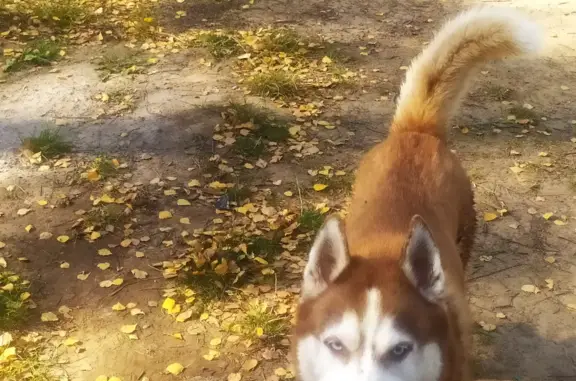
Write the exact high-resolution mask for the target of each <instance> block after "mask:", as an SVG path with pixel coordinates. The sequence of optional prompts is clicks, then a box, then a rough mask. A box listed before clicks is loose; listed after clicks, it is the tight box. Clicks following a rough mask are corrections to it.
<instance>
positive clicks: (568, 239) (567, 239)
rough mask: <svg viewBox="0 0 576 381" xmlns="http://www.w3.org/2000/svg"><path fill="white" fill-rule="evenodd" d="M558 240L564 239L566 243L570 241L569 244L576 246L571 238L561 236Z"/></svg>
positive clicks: (575, 242)
mask: <svg viewBox="0 0 576 381" xmlns="http://www.w3.org/2000/svg"><path fill="white" fill-rule="evenodd" d="M558 238H560V239H563V240H564V241H568V242H570V243H573V244H574V245H576V241H573V240H571V239H570V238H566V237H562V236H561V235H559V236H558Z"/></svg>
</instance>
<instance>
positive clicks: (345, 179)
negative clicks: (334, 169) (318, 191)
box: [326, 173, 354, 192]
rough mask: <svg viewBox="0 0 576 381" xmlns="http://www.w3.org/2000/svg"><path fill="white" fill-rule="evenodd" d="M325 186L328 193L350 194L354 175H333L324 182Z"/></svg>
mask: <svg viewBox="0 0 576 381" xmlns="http://www.w3.org/2000/svg"><path fill="white" fill-rule="evenodd" d="M326 184H327V185H328V190H330V191H344V192H350V191H351V190H352V186H353V185H354V175H353V174H352V173H346V174H344V175H341V176H336V175H334V176H332V177H330V178H329V179H328V180H327V181H326Z"/></svg>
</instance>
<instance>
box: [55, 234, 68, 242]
mask: <svg viewBox="0 0 576 381" xmlns="http://www.w3.org/2000/svg"><path fill="white" fill-rule="evenodd" d="M56 240H58V242H60V243H66V242H68V241H69V240H70V237H68V236H67V235H61V236H59V237H58V238H56Z"/></svg>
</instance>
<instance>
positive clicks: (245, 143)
mask: <svg viewBox="0 0 576 381" xmlns="http://www.w3.org/2000/svg"><path fill="white" fill-rule="evenodd" d="M234 150H235V151H236V153H237V154H239V155H241V156H243V157H246V158H258V157H260V156H261V155H262V154H263V153H264V151H265V150H266V146H265V144H264V141H263V139H262V138H261V137H257V136H251V135H248V136H239V137H237V138H236V141H235V142H234Z"/></svg>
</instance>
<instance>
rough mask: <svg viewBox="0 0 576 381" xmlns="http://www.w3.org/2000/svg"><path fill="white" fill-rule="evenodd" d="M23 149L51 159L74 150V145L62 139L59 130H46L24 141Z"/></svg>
mask: <svg viewBox="0 0 576 381" xmlns="http://www.w3.org/2000/svg"><path fill="white" fill-rule="evenodd" d="M22 147H23V148H26V149H29V150H30V151H32V152H34V153H38V152H42V156H44V157H46V158H48V159H51V158H54V157H57V156H59V155H62V154H65V153H68V152H70V151H71V150H72V144H71V143H70V142H68V141H66V140H64V138H63V137H62V135H61V134H60V132H59V130H57V129H51V128H46V129H44V130H42V131H40V133H39V134H38V135H35V136H30V137H28V138H24V139H22Z"/></svg>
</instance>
